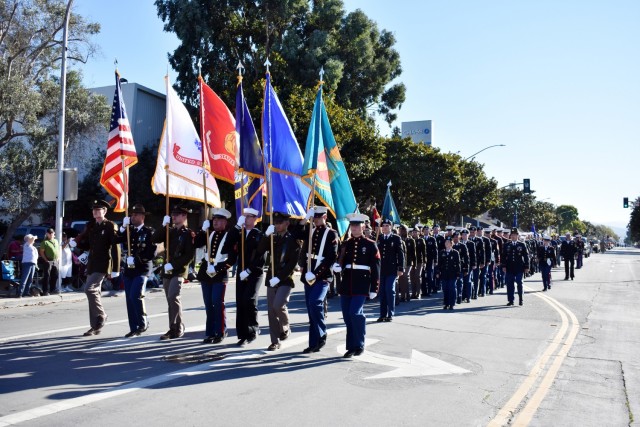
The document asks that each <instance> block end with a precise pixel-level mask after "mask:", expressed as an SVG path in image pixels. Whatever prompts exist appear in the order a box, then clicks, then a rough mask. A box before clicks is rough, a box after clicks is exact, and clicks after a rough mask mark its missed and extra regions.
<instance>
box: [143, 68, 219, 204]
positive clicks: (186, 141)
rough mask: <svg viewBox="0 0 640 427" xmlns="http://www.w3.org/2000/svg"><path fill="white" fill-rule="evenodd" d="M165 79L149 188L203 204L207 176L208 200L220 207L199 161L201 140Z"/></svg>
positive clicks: (212, 182) (215, 190) (214, 186)
mask: <svg viewBox="0 0 640 427" xmlns="http://www.w3.org/2000/svg"><path fill="white" fill-rule="evenodd" d="M166 81H167V117H166V119H165V122H164V129H163V131H162V137H161V138H160V146H159V147H158V158H157V161H156V171H155V173H154V175H153V178H152V179H151V188H152V190H153V192H154V193H156V194H164V195H166V196H168V197H179V198H182V199H188V200H195V201H199V202H203V203H204V191H205V188H204V183H203V179H202V175H203V174H204V176H205V178H206V191H207V203H208V204H210V205H212V206H214V207H219V206H220V192H219V191H218V184H217V183H216V180H215V178H214V177H213V175H211V174H210V173H209V172H208V171H207V170H206V168H205V167H204V165H203V164H202V143H201V142H200V137H199V136H198V132H197V131H196V129H195V127H194V126H193V122H192V121H191V117H190V116H189V112H188V111H187V109H186V108H185V106H184V104H182V101H180V98H178V95H177V94H176V92H175V91H174V90H173V88H172V87H171V86H170V85H169V78H168V77H166Z"/></svg>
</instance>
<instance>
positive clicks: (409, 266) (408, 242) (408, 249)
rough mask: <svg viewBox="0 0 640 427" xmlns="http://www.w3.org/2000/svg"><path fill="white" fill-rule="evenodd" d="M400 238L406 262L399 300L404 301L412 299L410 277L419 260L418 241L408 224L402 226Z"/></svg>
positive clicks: (399, 284) (401, 278)
mask: <svg viewBox="0 0 640 427" xmlns="http://www.w3.org/2000/svg"><path fill="white" fill-rule="evenodd" d="M400 238H401V239H402V242H403V243H404V253H405V263H404V273H403V274H402V276H401V277H399V278H398V300H399V301H400V302H404V301H409V300H410V299H411V294H410V279H411V274H412V271H413V269H414V267H415V265H416V260H417V259H416V243H415V241H414V240H413V238H412V237H411V236H409V233H408V229H407V226H406V225H404V224H403V225H401V226H400Z"/></svg>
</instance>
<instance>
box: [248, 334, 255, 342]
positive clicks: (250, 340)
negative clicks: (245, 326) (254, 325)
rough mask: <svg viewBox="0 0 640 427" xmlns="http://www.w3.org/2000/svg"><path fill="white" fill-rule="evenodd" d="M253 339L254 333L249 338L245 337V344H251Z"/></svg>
mask: <svg viewBox="0 0 640 427" xmlns="http://www.w3.org/2000/svg"><path fill="white" fill-rule="evenodd" d="M255 340H256V336H255V335H251V336H250V337H249V338H247V344H251V343H252V342H254V341H255Z"/></svg>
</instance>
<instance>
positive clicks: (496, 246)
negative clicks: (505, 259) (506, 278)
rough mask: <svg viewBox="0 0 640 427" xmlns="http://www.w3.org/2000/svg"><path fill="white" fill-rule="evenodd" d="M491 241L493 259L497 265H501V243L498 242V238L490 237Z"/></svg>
mask: <svg viewBox="0 0 640 427" xmlns="http://www.w3.org/2000/svg"><path fill="white" fill-rule="evenodd" d="M489 242H490V243H491V254H492V255H493V260H494V261H495V263H496V265H500V245H499V244H498V240H497V239H493V238H489Z"/></svg>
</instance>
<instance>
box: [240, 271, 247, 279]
mask: <svg viewBox="0 0 640 427" xmlns="http://www.w3.org/2000/svg"><path fill="white" fill-rule="evenodd" d="M247 277H249V270H248V269H247V270H244V271H241V272H240V280H247Z"/></svg>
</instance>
